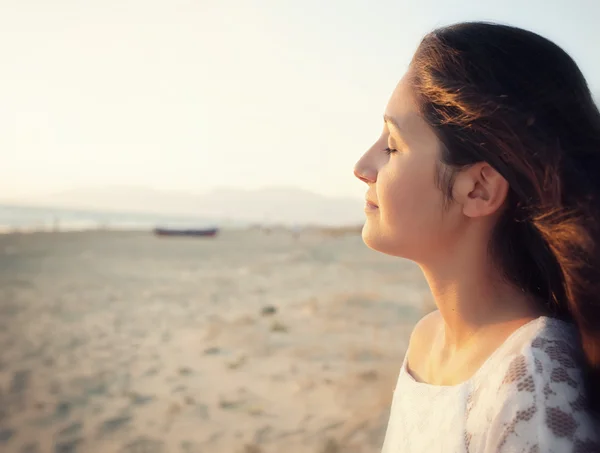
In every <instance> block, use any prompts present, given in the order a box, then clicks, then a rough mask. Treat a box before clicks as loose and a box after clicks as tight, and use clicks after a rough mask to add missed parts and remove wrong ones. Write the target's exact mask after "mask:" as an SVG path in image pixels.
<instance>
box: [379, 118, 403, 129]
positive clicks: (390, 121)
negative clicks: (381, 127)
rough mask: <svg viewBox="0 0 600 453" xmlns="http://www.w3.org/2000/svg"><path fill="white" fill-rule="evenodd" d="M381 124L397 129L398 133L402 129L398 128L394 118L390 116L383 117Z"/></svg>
mask: <svg viewBox="0 0 600 453" xmlns="http://www.w3.org/2000/svg"><path fill="white" fill-rule="evenodd" d="M383 122H384V123H390V124H391V125H392V126H394V127H395V128H396V129H398V130H399V131H402V129H401V128H400V126H398V123H397V122H396V120H395V119H394V118H392V117H391V116H389V115H383Z"/></svg>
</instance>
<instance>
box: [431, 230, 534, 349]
mask: <svg viewBox="0 0 600 453" xmlns="http://www.w3.org/2000/svg"><path fill="white" fill-rule="evenodd" d="M471 242H472V241H471ZM420 267H421V269H422V270H423V273H424V274H425V278H426V279H427V282H428V283H429V287H430V289H431V292H432V295H433V297H434V300H435V303H436V305H437V307H438V309H439V311H440V314H441V315H442V318H443V320H444V336H445V338H444V343H445V344H446V345H447V346H448V347H449V348H451V349H455V350H458V349H461V348H462V347H463V346H465V345H466V343H467V342H468V341H470V339H472V338H473V337H474V336H476V335H478V334H479V333H480V332H485V333H486V334H487V333H488V332H490V329H491V328H492V329H496V328H497V329H499V330H502V329H510V328H512V327H515V326H518V325H519V324H523V323H525V322H527V321H529V320H532V319H534V318H536V317H538V316H540V315H542V314H543V313H542V310H541V308H540V307H539V306H538V305H536V303H535V300H534V299H533V298H532V297H530V296H528V295H527V294H525V293H523V292H522V291H521V290H519V289H518V288H516V287H514V286H513V285H511V284H510V283H508V282H506V281H504V280H503V279H502V278H501V274H500V272H499V271H498V270H497V269H496V268H495V266H494V265H493V264H492V263H491V260H490V258H489V256H488V253H487V247H483V248H476V247H469V246H468V245H466V244H465V245H462V246H460V247H456V248H455V249H454V250H453V251H452V253H448V254H447V255H446V257H445V258H444V257H442V258H440V255H439V254H438V255H437V256H436V259H435V262H434V263H429V264H422V263H421V264H420Z"/></svg>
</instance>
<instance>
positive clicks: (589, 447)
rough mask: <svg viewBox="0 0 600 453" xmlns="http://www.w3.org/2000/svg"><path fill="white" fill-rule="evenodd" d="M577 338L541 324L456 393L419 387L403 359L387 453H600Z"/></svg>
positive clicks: (552, 323)
mask: <svg viewBox="0 0 600 453" xmlns="http://www.w3.org/2000/svg"><path fill="white" fill-rule="evenodd" d="M576 335H577V332H576V331H575V329H574V327H573V326H571V325H570V324H568V323H565V322H563V321H560V320H557V319H552V318H548V317H540V318H537V319H535V320H533V321H531V322H529V323H527V324H525V325H524V326H522V327H520V328H519V329H518V330H516V331H515V332H514V333H513V334H512V335H511V336H510V337H509V338H508V339H507V340H506V341H505V342H504V343H503V344H502V346H500V347H499V348H498V349H497V350H496V351H495V352H494V353H493V354H492V356H490V357H489V358H488V359H487V361H486V362H485V363H484V365H483V366H482V367H481V368H480V369H479V370H478V371H477V372H476V373H475V375H474V376H473V377H471V378H470V379H469V380H468V381H466V382H463V383H461V384H459V385H453V386H437V385H430V384H425V383H421V382H418V381H416V380H415V379H414V378H413V377H412V376H411V375H410V374H409V373H408V372H407V367H406V358H405V359H404V363H403V364H402V368H401V371H400V376H399V378H398V383H397V386H396V390H395V391H394V399H393V402H392V407H391V413H390V420H389V424H388V428H387V433H386V437H385V442H384V445H383V450H382V453H436V452H440V453H442V452H443V453H517V452H518V453H600V436H599V431H600V427H599V426H598V422H597V421H594V420H593V419H592V417H591V416H590V415H589V414H588V413H587V412H586V411H585V409H584V406H585V395H584V392H583V386H582V376H581V369H580V367H579V365H578V363H579V362H578V357H579V356H578V354H577V350H576V349H575V348H573V347H572V346H571V345H573V344H576V343H574V342H575V339H576ZM598 385H600V382H599V383H598Z"/></svg>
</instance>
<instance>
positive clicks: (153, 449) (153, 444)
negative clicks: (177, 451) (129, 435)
mask: <svg viewBox="0 0 600 453" xmlns="http://www.w3.org/2000/svg"><path fill="white" fill-rule="evenodd" d="M164 450H165V445H164V443H163V442H162V441H160V440H158V439H152V438H150V437H144V436H142V437H138V438H137V439H134V440H133V441H131V442H129V443H128V444H127V445H125V446H123V448H121V450H119V453H162V452H163V451H164Z"/></svg>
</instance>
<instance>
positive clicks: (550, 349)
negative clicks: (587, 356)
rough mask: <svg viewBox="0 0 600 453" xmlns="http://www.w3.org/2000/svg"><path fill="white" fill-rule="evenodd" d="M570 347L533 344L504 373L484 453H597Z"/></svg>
mask: <svg viewBox="0 0 600 453" xmlns="http://www.w3.org/2000/svg"><path fill="white" fill-rule="evenodd" d="M573 357H574V355H573V351H572V348H571V347H570V345H569V344H568V343H566V342H564V341H562V340H546V339H543V338H537V339H535V341H534V342H533V344H532V347H531V349H529V350H527V351H524V352H522V353H520V354H518V355H516V356H515V357H514V358H513V359H512V360H511V361H510V362H509V365H508V368H507V369H506V370H505V372H504V378H503V379H502V381H501V383H500V385H499V387H498V391H497V393H496V401H495V402H494V403H492V407H493V411H492V414H491V417H490V419H489V424H488V427H487V435H486V436H485V442H484V445H485V447H484V449H483V451H484V453H600V443H599V439H598V431H599V427H598V424H597V421H595V420H594V419H593V418H592V416H591V414H590V413H589V412H588V411H587V410H586V405H587V401H586V397H585V391H584V389H583V385H582V379H581V368H580V367H579V366H578V365H577V364H576V362H575V360H574V359H573Z"/></svg>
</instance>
